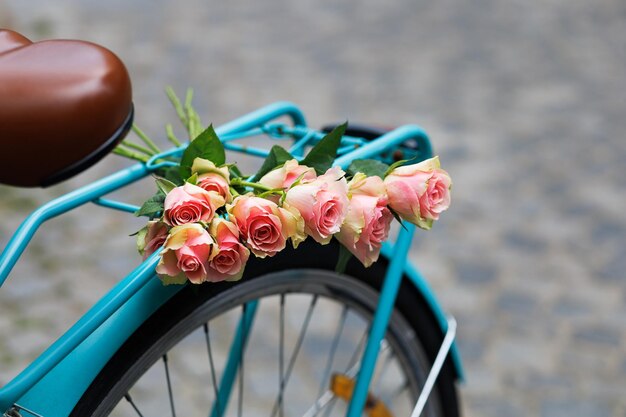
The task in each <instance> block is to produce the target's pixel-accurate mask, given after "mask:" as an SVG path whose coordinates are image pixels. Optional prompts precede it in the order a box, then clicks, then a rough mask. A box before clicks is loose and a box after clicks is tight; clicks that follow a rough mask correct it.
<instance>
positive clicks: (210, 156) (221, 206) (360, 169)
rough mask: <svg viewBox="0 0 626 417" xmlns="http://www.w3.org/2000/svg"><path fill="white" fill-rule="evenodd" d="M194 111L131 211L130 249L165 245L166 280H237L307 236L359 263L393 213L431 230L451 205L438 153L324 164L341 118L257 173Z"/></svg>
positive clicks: (371, 254) (376, 246) (275, 151)
mask: <svg viewBox="0 0 626 417" xmlns="http://www.w3.org/2000/svg"><path fill="white" fill-rule="evenodd" d="M175 104H176V103H175ZM180 114H181V113H180V111H179V115H180ZM194 114H195V112H193V110H192V113H191V114H190V117H187V118H185V119H184V120H183V121H184V122H185V124H186V126H187V127H188V129H189V131H190V133H194V130H195V131H196V132H197V131H200V133H199V134H197V135H196V134H192V135H190V136H194V138H193V140H192V141H191V142H190V144H189V146H188V147H187V148H186V149H185V151H184V153H183V154H182V157H181V159H180V162H179V164H178V166H176V167H175V168H174V169H170V170H168V172H166V173H164V176H163V177H157V178H156V183H157V188H158V191H157V193H156V194H155V195H154V196H153V197H152V198H151V199H149V200H148V201H146V202H145V203H144V205H143V206H142V207H141V209H140V210H139V211H138V212H137V215H145V216H148V217H150V218H151V220H150V221H149V222H148V224H147V225H146V227H144V228H143V229H142V230H141V231H139V233H138V236H137V246H138V250H139V252H140V253H141V254H142V255H143V256H144V258H146V257H148V256H149V255H151V254H152V253H154V252H155V251H156V250H158V249H159V248H161V247H163V249H162V251H161V254H160V256H161V259H160V262H159V264H158V266H157V269H156V272H157V274H158V275H159V277H160V278H161V280H162V281H163V283H165V284H184V283H186V282H187V281H190V282H192V283H194V284H200V283H203V282H207V281H208V282H218V281H224V280H227V281H233V280H238V279H240V278H241V276H242V274H243V271H244V268H245V265H246V262H247V261H248V258H249V257H250V253H252V255H253V256H256V257H259V258H265V257H271V256H274V255H276V254H277V253H278V252H280V251H282V250H283V249H285V247H286V246H287V245H288V244H291V245H292V246H293V247H294V248H296V247H297V246H298V245H299V244H300V243H301V242H303V241H304V240H305V239H309V238H310V239H313V240H315V241H316V242H318V243H319V244H321V245H325V244H328V243H329V242H330V241H331V239H333V238H334V239H336V240H338V241H339V242H340V244H341V245H342V246H343V248H345V249H347V251H345V249H344V250H342V251H343V253H348V254H352V255H354V256H355V257H356V258H357V259H358V260H359V261H360V262H361V263H362V264H363V265H364V266H366V267H367V266H370V265H371V264H372V263H373V262H375V261H376V260H377V259H378V256H379V253H380V249H381V245H382V243H383V242H384V241H385V240H386V239H387V237H388V234H389V228H390V224H391V222H392V221H393V219H394V217H395V218H396V219H398V220H399V221H401V220H405V221H408V222H411V223H413V224H415V225H417V226H418V227H421V228H423V229H429V228H430V227H431V226H432V223H433V221H435V220H437V219H438V218H439V215H440V213H441V212H443V211H444V210H446V209H447V208H448V206H449V204H450V187H451V180H450V177H449V175H448V174H447V173H446V172H445V171H444V170H442V169H441V168H440V165H439V160H438V158H437V157H435V158H431V159H428V160H425V161H422V162H420V163H417V164H410V165H402V164H403V163H405V162H407V161H399V162H398V163H395V164H393V165H391V166H388V165H386V164H383V163H382V162H379V161H374V160H356V161H354V162H353V163H352V165H351V166H350V167H349V168H348V170H347V172H344V171H343V170H342V169H341V168H339V167H336V166H332V164H333V161H334V159H335V157H336V155H337V149H338V148H339V145H340V143H341V138H342V136H343V134H344V132H345V129H346V124H344V125H341V126H339V127H337V128H336V129H334V130H333V131H332V132H330V133H329V134H328V135H326V136H325V137H324V138H323V139H322V140H321V141H319V142H318V143H317V144H316V145H315V146H314V147H313V148H312V149H311V150H310V151H309V153H308V154H307V156H306V157H304V159H302V160H300V161H298V160H297V159H296V158H294V157H293V156H292V155H290V154H289V152H287V151H286V150H285V149H283V148H281V147H279V146H274V147H273V148H272V149H271V151H270V153H269V156H268V157H267V159H266V160H265V161H264V163H263V166H262V167H261V169H260V170H259V172H257V173H256V174H255V175H254V176H252V177H247V176H244V175H242V174H241V172H240V171H239V170H238V169H237V167H236V165H233V164H227V163H226V157H225V151H224V147H223V145H222V142H221V141H220V140H219V138H218V137H217V135H216V133H215V131H214V130H213V128H212V127H211V126H209V127H208V128H207V129H205V130H202V131H201V129H200V128H199V119H198V118H197V117H196V118H195V119H194V118H193V115H194ZM181 119H182V117H181ZM168 130H169V129H168ZM166 177H167V178H166ZM344 258H345V256H344ZM346 261H347V259H345V260H344V261H343V262H344V265H345V262H346Z"/></svg>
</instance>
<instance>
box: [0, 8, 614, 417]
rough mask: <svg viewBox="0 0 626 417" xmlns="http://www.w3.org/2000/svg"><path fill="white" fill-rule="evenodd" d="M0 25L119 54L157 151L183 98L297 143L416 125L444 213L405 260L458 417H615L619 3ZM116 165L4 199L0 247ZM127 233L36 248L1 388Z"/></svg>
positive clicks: (101, 220) (92, 216) (71, 15)
mask: <svg viewBox="0 0 626 417" xmlns="http://www.w3.org/2000/svg"><path fill="white" fill-rule="evenodd" d="M0 26H3V27H8V28H12V29H14V30H17V31H19V32H22V33H23V34H24V35H26V36H27V37H29V38H30V39H32V40H41V39H46V38H53V37H54V38H57V37H60V38H79V39H85V40H91V41H94V42H96V43H100V44H103V45H104V46H106V47H108V48H109V49H111V50H113V51H115V52H116V53H117V54H118V55H119V56H120V57H121V58H122V59H123V61H124V62H125V63H126V65H127V67H128V69H129V71H130V74H131V78H132V79H133V82H134V86H133V87H134V102H135V106H136V112H137V113H136V122H137V123H138V124H139V126H141V127H142V128H143V129H144V130H145V131H146V132H148V133H149V134H150V136H152V137H153V138H159V140H160V143H162V144H165V140H164V139H163V138H164V134H163V132H164V130H163V126H164V123H165V121H171V122H175V114H174V113H173V111H172V110H171V108H170V107H169V105H168V103H167V100H166V97H165V95H164V93H163V89H164V87H165V86H166V85H172V86H174V88H175V89H176V90H177V91H179V92H180V93H181V94H183V93H184V89H185V88H186V87H193V88H194V89H195V92H196V95H195V97H196V99H195V103H196V106H197V108H198V111H199V113H200V114H201V116H202V118H203V121H204V122H205V123H209V122H212V123H214V124H218V125H219V124H220V123H223V122H225V121H228V120H230V119H232V118H234V117H236V116H238V115H240V114H243V113H245V112H248V111H250V110H253V109H255V108H257V107H260V106H262V105H265V104H268V103H270V102H272V101H276V100H290V101H293V102H295V103H296V104H298V105H300V106H301V107H302V108H303V109H304V111H305V113H306V114H307V115H308V118H309V123H310V124H311V125H313V126H320V125H322V124H324V123H327V122H334V121H341V120H345V119H349V120H351V121H355V122H368V123H377V124H383V125H392V126H393V125H399V124H404V123H417V124H420V125H422V126H423V127H425V128H426V130H427V131H428V132H429V133H430V135H431V137H432V139H433V142H434V145H435V150H436V153H438V154H439V155H440V157H441V160H442V163H443V166H444V167H445V168H446V169H447V170H448V171H449V172H450V174H451V175H452V177H453V179H454V189H453V204H452V207H451V209H450V211H449V212H448V213H446V215H445V216H443V217H442V220H441V221H440V222H438V223H437V224H436V225H435V227H434V228H433V230H432V231H431V232H429V233H420V234H419V236H418V237H417V238H416V242H415V245H414V250H413V252H412V253H411V258H412V260H413V261H415V262H416V264H417V265H418V266H419V268H421V270H422V271H423V272H424V273H425V275H426V276H427V277H428V278H429V280H430V283H431V285H432V286H433V287H434V289H435V291H436V293H437V295H438V296H439V297H440V300H441V303H442V304H443V306H444V307H445V308H446V309H447V310H449V311H450V312H451V313H453V314H454V315H455V316H456V317H457V318H458V322H459V336H458V343H459V347H460V352H461V356H462V358H463V360H464V365H465V369H466V377H467V378H466V382H465V383H464V384H463V385H462V386H461V395H462V407H463V411H464V414H465V415H466V416H470V417H473V416H526V415H540V416H569V417H572V416H594V417H603V416H625V415H626V395H625V394H624V393H625V392H626V276H625V275H626V272H625V271H626V215H625V214H624V213H625V212H626V175H625V174H624V168H626V137H625V136H624V132H626V3H625V2H624V1H623V0H596V1H593V2H591V1H584V0H545V1H535V2H528V1H522V0H507V1H496V0H476V1H472V2H464V1H459V0H442V1H438V2H417V1H408V0H386V1H382V0H365V1H358V2H357V1H353V0H346V1H342V2H330V1H313V0H306V1H298V2H288V1H280V0H272V1H258V2H253V1H240V2H224V1H222V2H219V1H199V0H188V1H187V0H185V1H174V0H150V1H147V0H142V1H134V2H127V1H121V0H114V1H107V2H104V1H96V0H85V1H78V0H75V1H69V0H64V1H55V2H48V1H43V0H30V1H28V2H24V1H19V0H0ZM1 99H3V100H7V99H10V98H7V97H2V98H1ZM6 157H8V156H7V155H2V154H0V159H1V158H6ZM125 165H128V162H127V161H125V160H123V159H121V158H119V157H116V156H109V157H107V158H105V159H104V160H103V161H102V162H100V163H99V164H98V165H97V166H95V167H94V168H92V169H90V170H89V171H87V172H86V173H84V174H81V175H80V176H78V177H76V178H74V179H73V180H71V181H69V182H66V183H63V184H61V185H58V186H55V187H52V188H50V189H45V190H19V189H15V188H9V187H5V186H0V195H2V199H1V202H0V244H1V245H2V246H4V245H5V244H6V242H7V241H8V239H9V237H10V235H11V233H12V232H13V231H14V230H15V228H16V227H17V224H18V223H19V222H20V221H21V220H22V219H23V218H24V216H25V215H26V213H27V212H28V211H29V210H30V209H32V208H33V207H35V206H36V205H38V204H40V203H41V202H44V201H47V200H48V199H50V198H52V197H54V196H57V195H59V194H60V193H62V192H64V191H67V190H70V189H73V188H75V187H77V186H79V185H82V184H85V183H87V182H88V181H90V180H92V179H94V178H97V177H99V176H101V175H102V174H105V173H108V172H112V171H113V170H115V169H116V168H120V167H122V166H125ZM150 188H151V187H148V189H146V188H145V187H144V188H136V189H135V190H132V191H131V192H130V194H127V197H130V198H132V199H133V200H134V202H137V203H138V202H140V201H141V200H143V199H145V198H146V197H148V196H149V195H150V194H151V192H150ZM142 222H143V221H141V220H137V219H132V218H123V219H121V220H120V218H119V217H118V216H113V215H111V214H109V213H108V212H107V211H106V210H103V209H99V208H85V209H81V210H79V211H78V212H76V213H75V214H72V215H71V216H68V217H64V218H61V219H56V220H54V221H53V222H52V223H51V225H50V227H49V228H46V229H45V230H44V231H43V232H42V233H41V234H39V235H38V236H37V238H36V239H35V241H34V243H33V246H32V247H31V248H30V249H29V250H28V252H27V253H26V256H25V258H24V260H23V261H22V262H20V263H19V264H18V267H17V268H16V270H15V271H14V273H13V274H12V277H11V279H10V280H9V282H8V283H7V284H6V287H5V288H3V291H2V292H0V301H1V303H0V331H1V332H2V334H3V335H4V336H5V337H3V338H2V340H0V379H2V381H3V382H6V381H7V380H8V379H9V378H10V377H12V376H14V374H15V373H16V371H17V370H19V369H21V368H22V367H23V366H24V365H25V364H26V363H28V361H29V360H30V359H32V358H33V357H35V356H36V355H37V354H38V353H39V352H41V351H42V350H43V349H44V348H45V347H46V346H47V345H48V344H49V343H50V342H51V341H52V340H53V338H54V337H56V336H58V335H59V334H60V333H61V332H62V331H63V330H64V329H66V328H68V327H69V325H70V324H71V323H72V322H73V321H74V320H75V319H76V318H78V317H79V314H80V313H82V312H83V311H85V310H86V308H87V307H88V306H89V305H91V303H93V302H94V301H95V300H96V299H97V298H98V297H99V296H100V295H102V294H103V293H104V291H105V290H106V289H107V288H109V287H110V286H111V285H112V283H114V282H115V281H116V279H118V278H119V277H120V276H121V275H123V274H125V273H126V272H128V271H129V270H130V269H131V268H132V267H133V265H135V264H136V262H137V261H138V260H139V258H138V257H134V256H129V253H133V252H132V251H134V239H133V238H130V237H128V235H129V234H130V233H133V232H134V231H136V230H137V229H139V228H140V227H141V224H142ZM7 336H9V337H7Z"/></svg>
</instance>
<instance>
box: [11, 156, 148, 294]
mask: <svg viewBox="0 0 626 417" xmlns="http://www.w3.org/2000/svg"><path fill="white" fill-rule="evenodd" d="M148 173H149V171H148V169H147V168H146V166H145V165H143V164H135V165H133V166H131V167H129V168H126V169H124V170H122V171H119V172H116V173H115V174H113V175H109V176H108V177H105V178H102V179H101V180H98V181H96V182H94V183H92V184H89V185H86V186H84V187H82V188H79V189H78V190H76V191H73V192H71V193H69V194H66V195H64V196H61V197H59V198H56V199H54V200H52V201H50V202H49V203H47V204H45V205H43V206H41V207H39V208H38V209H37V210H35V211H33V212H32V213H31V214H30V216H28V217H27V218H26V219H25V220H24V221H23V222H22V224H21V225H20V226H19V227H18V229H17V231H16V232H15V234H14V235H13V237H12V238H11V240H10V241H9V243H8V244H7V246H6V247H5V248H4V251H3V252H2V255H0V286H2V284H4V282H5V281H6V279H7V277H8V276H9V273H10V272H11V270H12V269H13V267H14V266H15V263H16V262H17V260H18V259H19V257H20V256H21V255H22V253H23V252H24V250H25V249H26V246H28V243H29V242H30V241H31V239H32V238H33V236H34V235H35V232H36V231H37V229H38V228H39V226H41V224H42V223H44V222H45V221H47V220H50V219H52V218H53V217H56V216H58V215H60V214H63V213H65V212H67V211H69V210H72V209H75V208H76V207H79V206H81V205H83V204H85V203H87V202H89V201H92V200H94V199H96V198H98V197H102V196H103V195H106V194H108V193H110V192H112V191H114V190H117V189H119V188H121V187H123V186H125V185H128V184H130V183H132V182H134V181H136V180H138V179H140V178H142V177H144V176H146V175H147V174H148Z"/></svg>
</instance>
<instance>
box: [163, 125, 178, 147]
mask: <svg viewBox="0 0 626 417" xmlns="http://www.w3.org/2000/svg"><path fill="white" fill-rule="evenodd" d="M165 133H166V134H167V139H168V140H169V141H170V142H172V143H173V144H174V146H176V147H179V146H181V145H182V142H181V141H179V140H178V138H176V135H174V129H173V128H172V125H171V124H169V123H168V124H166V125H165Z"/></svg>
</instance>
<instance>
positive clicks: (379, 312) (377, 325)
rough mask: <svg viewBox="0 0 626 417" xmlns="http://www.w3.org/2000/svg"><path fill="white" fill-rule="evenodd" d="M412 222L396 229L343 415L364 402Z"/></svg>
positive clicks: (355, 412)
mask: <svg viewBox="0 0 626 417" xmlns="http://www.w3.org/2000/svg"><path fill="white" fill-rule="evenodd" d="M414 231H415V226H413V225H412V224H407V225H406V226H405V228H402V229H400V234H399V235H398V238H397V239H396V243H395V245H394V256H393V258H391V263H390V264H389V267H388V268H387V273H386V274H385V281H384V282H383V287H382V289H381V292H380V298H379V300H378V306H377V308H376V313H375V314H374V320H373V322H372V327H371V329H370V333H369V337H368V339H367V345H366V346H365V352H364V353H363V357H362V358H361V369H360V370H359V373H358V377H357V380H356V385H355V387H354V392H353V394H352V399H351V401H350V405H349V407H348V414H347V417H359V416H360V415H361V410H363V407H364V406H365V400H366V399H367V392H368V389H369V385H370V381H371V379H372V375H373V374H374V369H375V368H376V360H377V359H378V350H379V348H380V342H381V341H382V340H383V338H384V337H385V333H386V332H387V325H388V324H389V318H390V317H391V313H392V312H393V307H394V304H395V301H396V296H397V294H398V289H399V288H400V283H401V282H402V273H403V272H404V264H405V262H406V256H407V253H408V251H409V248H410V247H411V241H412V239H413V232H414Z"/></svg>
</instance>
